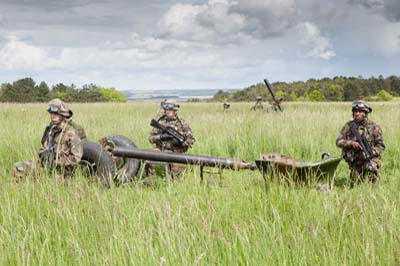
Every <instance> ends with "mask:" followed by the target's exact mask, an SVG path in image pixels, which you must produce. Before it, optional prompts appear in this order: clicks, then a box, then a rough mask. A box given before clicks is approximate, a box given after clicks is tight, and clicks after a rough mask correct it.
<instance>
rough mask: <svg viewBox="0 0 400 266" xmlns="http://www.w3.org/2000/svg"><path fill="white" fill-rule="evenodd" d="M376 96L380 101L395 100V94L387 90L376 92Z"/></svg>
mask: <svg viewBox="0 0 400 266" xmlns="http://www.w3.org/2000/svg"><path fill="white" fill-rule="evenodd" d="M376 98H377V100H378V101H391V100H393V96H392V95H391V94H390V93H389V92H387V91H385V90H380V91H379V92H378V93H377V94H376Z"/></svg>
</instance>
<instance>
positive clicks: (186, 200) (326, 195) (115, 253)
mask: <svg viewBox="0 0 400 266" xmlns="http://www.w3.org/2000/svg"><path fill="white" fill-rule="evenodd" d="M252 104H253V103H234V104H233V105H232V106H231V110H230V112H229V113H223V110H222V104H214V103H191V104H182V105H181V110H180V112H179V113H180V115H181V117H182V118H184V119H185V120H187V121H188V122H189V123H190V125H191V126H192V129H193V131H194V134H195V137H196V143H195V145H194V147H193V149H192V150H190V153H191V154H201V155H213V156H220V157H237V158H241V159H245V160H247V161H254V160H255V159H258V157H259V154H260V153H263V152H273V151H276V152H280V153H283V154H285V155H288V156H292V157H295V158H297V159H301V160H305V161H307V160H310V161H314V160H319V158H320V155H321V153H322V152H324V151H328V152H330V153H331V154H333V155H338V154H339V153H340V150H339V149H337V148H336V147H335V139H336V136H337V134H338V132H339V130H340V128H341V126H343V124H344V123H345V122H346V121H348V120H349V119H351V112H350V104H349V103H319V104H316V103H293V104H285V112H284V113H281V114H270V113H263V112H250V111H249V109H250V107H251V106H252ZM71 107H72V109H73V110H74V113H75V116H74V118H75V119H74V120H75V121H76V122H77V123H79V124H81V125H83V126H84V127H85V129H86V131H87V133H88V136H89V139H91V140H94V141H95V140H98V139H100V138H101V137H103V136H106V135H111V134H122V135H125V136H127V137H129V138H131V139H132V140H133V141H134V142H135V143H136V144H137V145H138V146H139V147H142V148H150V147H151V145H150V144H149V143H148V141H147V137H148V134H149V132H150V130H151V128H150V126H149V122H150V120H151V118H153V117H154V116H155V115H156V111H157V109H158V103H154V104H142V103H126V104H73V105H71ZM399 107H400V103H398V102H395V103H385V104H382V103H374V104H373V105H372V108H373V109H374V111H373V112H372V114H371V116H370V117H371V119H373V120H374V121H376V122H378V123H379V124H380V125H381V126H382V129H383V132H384V137H385V143H386V145H387V150H386V151H385V153H384V155H383V169H382V171H381V176H382V182H381V183H380V185H378V186H372V185H369V184H363V185H360V186H358V187H356V188H354V189H351V190H350V189H348V188H347V187H346V185H345V184H346V180H347V176H348V174H349V172H348V169H347V166H346V164H345V163H344V162H342V163H341V164H340V165H339V168H338V173H337V175H336V180H337V182H336V184H337V186H335V187H334V188H333V190H331V191H329V192H320V191H318V190H316V189H314V188H312V187H303V188H299V187H291V186H282V185H278V184H272V185H271V187H270V189H269V190H266V189H265V186H264V181H263V179H262V176H261V174H260V173H258V172H252V171H247V170H246V171H240V172H234V171H230V170H225V171H224V172H223V179H222V180H219V178H218V177H216V176H214V177H213V180H214V181H215V182H213V185H211V186H207V185H206V184H202V185H201V184H200V183H199V180H200V179H199V169H198V167H190V170H191V171H188V172H187V174H186V175H185V177H184V178H183V179H182V180H180V181H177V182H173V183H162V182H160V184H159V185H158V186H156V187H142V186H137V185H132V186H124V187H119V188H112V189H104V188H102V187H100V186H98V185H96V184H93V183H89V182H87V180H86V179H85V178H84V177H82V176H77V177H76V178H75V179H74V180H72V181H71V182H68V183H65V184H56V182H55V181H54V179H53V178H51V177H48V176H46V173H44V172H42V173H39V175H38V176H37V179H38V180H36V181H34V180H26V181H25V182H22V183H15V182H14V181H13V179H12V177H11V175H10V173H11V168H12V165H13V163H14V162H16V161H21V160H28V159H33V158H35V156H36V152H37V150H38V149H39V147H40V138H41V134H42V132H43V128H44V127H45V126H46V124H47V123H48V120H49V118H48V114H47V113H46V112H45V108H46V106H45V105H43V104H26V105H17V104H2V105H1V106H0V123H1V126H2V130H0V165H1V169H0V177H1V178H0V206H1V207H0V248H1V252H0V265H399V264H400V213H399V203H400V197H399V191H400V181H399V178H398V176H399V174H400V164H399V161H398V158H399V157H400V139H399V137H398V136H399V134H400V128H399V127H400V126H399V123H398V121H400V111H399V110H400V108H399ZM342 184H344V185H342Z"/></svg>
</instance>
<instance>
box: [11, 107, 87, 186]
mask: <svg viewBox="0 0 400 266" xmlns="http://www.w3.org/2000/svg"><path fill="white" fill-rule="evenodd" d="M47 111H48V112H49V114H50V120H51V122H50V125H48V126H47V127H46V129H45V131H44V133H43V136H42V140H41V143H42V147H41V148H40V150H39V154H38V155H39V162H40V163H39V162H34V161H25V162H18V163H16V164H14V167H13V174H14V176H15V177H16V178H17V179H19V178H22V177H24V176H26V175H28V174H30V173H32V172H33V171H35V170H36V169H37V168H38V165H41V166H43V167H45V168H47V169H49V170H50V171H52V170H56V173H57V177H63V178H70V177H71V176H72V174H73V170H74V168H75V166H76V165H78V164H79V162H80V160H81V158H82V155H83V147H82V143H81V138H80V136H79V135H81V136H82V137H86V134H85V132H84V130H83V128H81V127H79V126H77V125H76V124H72V120H71V117H72V115H73V112H72V111H71V110H70V109H69V108H68V107H67V106H66V105H65V103H64V102H62V101H61V100H60V99H53V100H51V101H50V102H49V104H48V107H47ZM73 125H75V127H77V128H78V130H77V129H75V128H74V126H73ZM78 131H79V132H78Z"/></svg>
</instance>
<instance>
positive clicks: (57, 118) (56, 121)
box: [50, 113, 63, 125]
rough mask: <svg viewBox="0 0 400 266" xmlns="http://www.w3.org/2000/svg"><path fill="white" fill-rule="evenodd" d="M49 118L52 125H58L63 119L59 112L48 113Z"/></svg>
mask: <svg viewBox="0 0 400 266" xmlns="http://www.w3.org/2000/svg"><path fill="white" fill-rule="evenodd" d="M50 120H51V123H52V124H53V125H59V124H60V123H61V122H62V121H63V117H62V116H61V115H59V114H55V113H50Z"/></svg>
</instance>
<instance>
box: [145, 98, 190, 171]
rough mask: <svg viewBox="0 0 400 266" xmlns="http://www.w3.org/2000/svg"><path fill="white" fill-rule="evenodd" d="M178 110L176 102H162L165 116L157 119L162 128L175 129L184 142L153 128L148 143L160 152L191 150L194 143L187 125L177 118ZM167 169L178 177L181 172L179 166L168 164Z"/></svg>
mask: <svg viewBox="0 0 400 266" xmlns="http://www.w3.org/2000/svg"><path fill="white" fill-rule="evenodd" d="M178 109H179V104H177V102H176V101H174V100H166V101H165V102H164V110H165V114H164V115H163V116H161V117H160V118H159V119H158V122H159V123H160V124H161V125H163V126H166V127H172V128H173V129H175V130H176V131H177V132H178V133H179V134H180V135H182V136H183V138H184V142H183V143H180V142H179V141H178V140H177V139H175V138H174V137H172V136H171V135H169V134H167V133H165V132H162V131H161V130H160V129H158V128H153V130H152V131H151V133H150V136H149V141H150V143H152V144H155V145H156V148H157V149H158V150H160V151H169V152H178V153H184V152H186V151H187V150H188V149H189V148H191V147H192V146H193V144H194V142H195V139H194V137H193V133H192V130H191V129H190V127H189V125H188V124H187V123H186V122H185V121H184V120H183V119H181V118H179V117H178V115H177V111H178ZM169 168H170V171H171V172H172V173H173V174H176V175H179V173H180V172H181V166H180V165H179V164H170V165H169Z"/></svg>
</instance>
